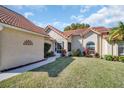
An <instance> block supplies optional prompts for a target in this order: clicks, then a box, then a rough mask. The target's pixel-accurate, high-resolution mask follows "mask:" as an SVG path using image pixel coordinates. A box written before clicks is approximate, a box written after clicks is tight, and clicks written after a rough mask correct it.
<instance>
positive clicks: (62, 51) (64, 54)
mask: <svg viewBox="0 0 124 93" xmlns="http://www.w3.org/2000/svg"><path fill="white" fill-rule="evenodd" d="M61 56H62V57H63V56H66V50H65V49H62V50H61Z"/></svg>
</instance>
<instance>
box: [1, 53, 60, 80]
mask: <svg viewBox="0 0 124 93" xmlns="http://www.w3.org/2000/svg"><path fill="white" fill-rule="evenodd" d="M59 57H60V55H56V56H54V57H50V58H48V59H47V60H45V61H42V62H39V63H35V64H31V65H28V66H24V67H20V68H17V69H14V70H10V71H6V72H3V73H0V81H2V80H5V79H8V78H11V77H13V76H15V75H18V74H21V73H23V72H26V71H28V70H32V69H35V68H38V67H40V66H43V65H46V64H48V63H51V62H54V61H55V60H56V58H59Z"/></svg>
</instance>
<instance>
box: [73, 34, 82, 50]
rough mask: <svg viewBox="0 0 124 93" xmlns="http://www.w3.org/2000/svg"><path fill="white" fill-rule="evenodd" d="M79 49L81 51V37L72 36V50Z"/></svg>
mask: <svg viewBox="0 0 124 93" xmlns="http://www.w3.org/2000/svg"><path fill="white" fill-rule="evenodd" d="M77 49H80V50H81V51H82V49H83V47H82V38H81V36H80V35H76V36H72V50H77Z"/></svg>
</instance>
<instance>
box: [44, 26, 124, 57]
mask: <svg viewBox="0 0 124 93" xmlns="http://www.w3.org/2000/svg"><path fill="white" fill-rule="evenodd" d="M45 31H46V32H47V33H48V35H50V36H51V37H53V38H54V39H55V40H56V42H55V44H54V45H55V49H54V51H55V52H58V53H59V50H61V49H62V48H63V49H65V50H66V51H67V55H69V54H71V53H72V51H75V50H77V49H80V50H81V51H82V52H83V51H84V50H85V49H86V48H88V49H89V52H90V54H93V55H94V54H95V53H99V55H100V56H101V57H104V55H109V54H110V55H114V56H118V55H124V43H123V42H122V43H118V44H114V45H111V44H110V43H108V41H107V37H108V32H109V31H110V29H109V28H106V27H90V28H85V29H77V30H71V31H66V32H61V31H59V30H58V29H56V28H54V27H52V26H50V25H49V26H47V27H46V28H45Z"/></svg>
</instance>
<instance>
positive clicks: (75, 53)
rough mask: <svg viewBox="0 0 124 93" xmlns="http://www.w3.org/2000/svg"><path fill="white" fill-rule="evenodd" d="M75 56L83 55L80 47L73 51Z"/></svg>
mask: <svg viewBox="0 0 124 93" xmlns="http://www.w3.org/2000/svg"><path fill="white" fill-rule="evenodd" d="M73 56H77V57H81V56H83V55H82V53H81V50H80V49H77V50H76V51H74V52H73Z"/></svg>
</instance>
